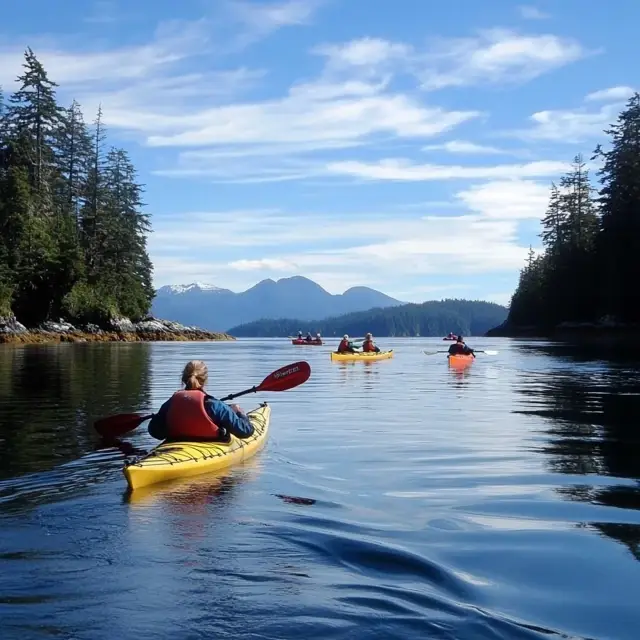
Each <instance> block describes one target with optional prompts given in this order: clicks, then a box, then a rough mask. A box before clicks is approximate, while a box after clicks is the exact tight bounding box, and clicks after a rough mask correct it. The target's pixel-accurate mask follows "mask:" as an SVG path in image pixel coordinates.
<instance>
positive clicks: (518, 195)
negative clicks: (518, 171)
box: [457, 180, 549, 220]
mask: <svg viewBox="0 0 640 640" xmlns="http://www.w3.org/2000/svg"><path fill="white" fill-rule="evenodd" d="M457 197H458V198H459V199H460V200H461V201H462V202H463V203H464V204H465V205H466V206H467V208H468V209H469V210H471V211H473V212H476V213H479V214H481V215H482V216H484V217H486V218H499V219H503V220H504V219H507V220H508V219H532V220H540V219H541V218H542V217H543V215H544V213H545V211H546V209H547V206H548V204H549V184H546V183H540V182H534V181H531V180H496V181H492V182H486V183H484V184H479V185H473V186H471V187H469V188H468V189H466V190H464V191H460V192H459V193H458V194H457Z"/></svg>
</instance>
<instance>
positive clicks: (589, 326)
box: [485, 318, 640, 344]
mask: <svg viewBox="0 0 640 640" xmlns="http://www.w3.org/2000/svg"><path fill="white" fill-rule="evenodd" d="M485 336H486V337H488V338H539V339H546V340H569V341H577V342H585V343H593V344H598V343H603V344H615V343H617V342H626V341H628V340H633V341H636V340H637V339H638V337H639V336H640V324H628V323H623V322H618V321H616V320H615V319H612V318H603V319H601V320H600V321H598V322H562V323H560V324H558V325H556V326H554V327H549V328H542V327H536V326H534V325H528V326H524V325H513V324H509V323H508V322H504V323H503V324H501V325H499V326H498V327H494V328H493V329H489V331H487V333H485Z"/></svg>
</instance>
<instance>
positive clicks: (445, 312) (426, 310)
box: [229, 300, 507, 338]
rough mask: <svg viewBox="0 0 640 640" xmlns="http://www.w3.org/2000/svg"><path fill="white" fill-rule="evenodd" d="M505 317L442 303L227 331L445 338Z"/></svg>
mask: <svg viewBox="0 0 640 640" xmlns="http://www.w3.org/2000/svg"><path fill="white" fill-rule="evenodd" d="M506 317H507V308H506V307H503V306H501V305H499V304H494V303H492V302H482V301H475V300H442V301H436V300H434V301H429V302H423V303H422V304H404V305H401V306H397V307H388V308H386V309H369V310H368V311H359V312H357V313H348V314H346V315H343V316H338V317H334V318H326V319H324V320H316V321H313V322H309V321H305V320H294V319H281V320H257V321H255V322H249V323H247V324H243V325H238V326H236V327H232V328H231V329H229V333H230V334H231V335H233V336H236V337H264V338H269V337H283V336H293V335H296V334H297V332H298V331H299V330H301V331H303V332H305V333H306V332H307V331H311V332H312V333H313V334H315V333H316V332H317V331H319V332H321V334H322V335H323V336H325V337H328V336H342V335H343V334H345V333H347V334H349V335H350V336H362V335H364V334H365V333H366V332H367V331H371V332H372V333H373V335H374V336H398V337H404V336H445V335H446V334H448V333H449V331H453V332H455V333H462V334H463V335H466V336H468V335H475V336H478V335H482V334H484V333H485V332H486V331H487V330H488V329H490V328H491V327H495V326H496V325H497V324H500V323H501V322H503V321H504V320H505V318H506Z"/></svg>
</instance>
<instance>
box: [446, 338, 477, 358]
mask: <svg viewBox="0 0 640 640" xmlns="http://www.w3.org/2000/svg"><path fill="white" fill-rule="evenodd" d="M469 353H471V354H473V357H474V358H475V357H476V354H475V353H473V349H471V348H470V347H467V345H466V344H465V341H464V338H463V337H462V336H458V337H457V338H456V341H455V342H454V343H453V344H452V345H451V346H450V347H449V355H450V356H459V355H463V356H464V355H467V354H469Z"/></svg>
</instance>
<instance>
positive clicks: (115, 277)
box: [0, 49, 154, 326]
mask: <svg viewBox="0 0 640 640" xmlns="http://www.w3.org/2000/svg"><path fill="white" fill-rule="evenodd" d="M17 83H18V87H19V88H18V89H17V91H16V92H15V93H13V94H12V95H10V96H8V97H7V96H3V93H2V89H1V88H0V316H3V315H9V314H10V313H11V312H13V313H15V315H16V316H17V317H18V319H19V320H21V321H22V322H24V323H26V324H27V325H32V326H33V325H36V324H38V323H39V322H42V321H43V320H47V319H57V318H58V317H61V316H62V317H64V318H67V319H69V320H72V321H77V322H96V323H101V322H104V321H106V320H107V319H109V318H113V317H118V316H126V317H129V318H131V319H132V320H138V319H140V318H142V317H144V316H145V315H146V314H147V312H148V310H149V307H150V305H151V301H152V299H153V296H154V290H153V285H152V269H153V267H152V264H151V261H150V260H149V256H148V254H147V249H146V234H147V233H148V232H149V231H150V228H151V227H150V222H149V215H148V214H146V213H143V212H142V207H143V202H142V193H143V187H142V185H140V184H138V182H137V180H136V170H135V168H134V166H133V164H132V162H131V160H130V158H129V155H128V154H127V152H126V151H125V150H124V149H119V148H115V147H109V146H107V143H106V131H105V127H104V124H103V118H102V111H101V110H100V109H99V110H98V113H97V114H96V115H95V119H94V120H93V124H92V125H91V126H88V125H87V124H85V121H84V116H83V114H82V111H81V109H80V105H79V104H78V103H77V102H75V101H73V102H71V104H69V105H66V106H61V105H60V104H59V103H58V100H57V96H56V87H57V86H58V85H57V84H56V83H55V82H53V81H51V80H50V79H49V77H48V75H47V73H46V71H45V69H44V67H43V66H42V64H41V63H40V62H39V61H38V59H37V58H36V56H35V55H34V53H33V51H32V50H31V49H27V51H26V52H25V55H24V63H23V73H22V75H20V76H18V78H17Z"/></svg>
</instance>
